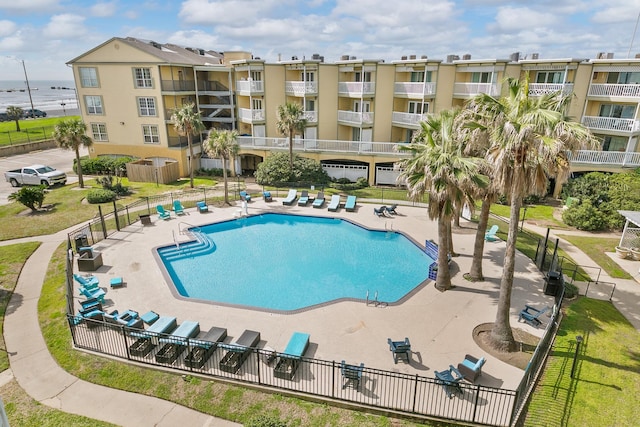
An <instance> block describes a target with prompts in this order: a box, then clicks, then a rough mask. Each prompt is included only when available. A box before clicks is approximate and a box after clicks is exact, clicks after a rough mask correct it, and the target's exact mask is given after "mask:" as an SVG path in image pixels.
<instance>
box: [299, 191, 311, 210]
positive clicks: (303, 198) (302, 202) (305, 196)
mask: <svg viewBox="0 0 640 427" xmlns="http://www.w3.org/2000/svg"><path fill="white" fill-rule="evenodd" d="M308 203H309V192H308V191H307V190H302V193H300V198H299V199H298V206H307V204H308Z"/></svg>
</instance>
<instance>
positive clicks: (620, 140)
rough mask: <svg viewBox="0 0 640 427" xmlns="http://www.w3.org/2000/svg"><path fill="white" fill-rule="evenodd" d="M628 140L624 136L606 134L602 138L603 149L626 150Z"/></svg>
mask: <svg viewBox="0 0 640 427" xmlns="http://www.w3.org/2000/svg"><path fill="white" fill-rule="evenodd" d="M627 142H628V139H627V138H625V137H623V136H610V135H606V136H604V137H603V138H602V151H626V149H627Z"/></svg>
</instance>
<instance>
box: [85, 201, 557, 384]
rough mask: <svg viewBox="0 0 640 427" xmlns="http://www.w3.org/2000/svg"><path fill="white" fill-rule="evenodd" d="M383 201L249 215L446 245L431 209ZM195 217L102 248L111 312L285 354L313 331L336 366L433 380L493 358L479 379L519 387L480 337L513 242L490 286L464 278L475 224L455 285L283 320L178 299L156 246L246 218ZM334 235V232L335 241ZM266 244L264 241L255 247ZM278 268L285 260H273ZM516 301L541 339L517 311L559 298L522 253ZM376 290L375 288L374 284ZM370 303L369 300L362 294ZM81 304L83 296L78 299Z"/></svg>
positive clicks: (498, 254)
mask: <svg viewBox="0 0 640 427" xmlns="http://www.w3.org/2000/svg"><path fill="white" fill-rule="evenodd" d="M378 206H379V205H374V204H365V203H361V202H358V205H357V208H356V211H355V212H346V211H345V209H344V208H341V209H339V211H338V212H329V211H328V210H327V209H326V205H325V208H324V209H314V208H312V207H311V206H310V205H309V206H306V207H305V206H283V205H282V203H281V199H280V198H279V199H277V200H276V199H274V201H273V202H270V203H266V202H264V201H263V200H262V199H255V200H252V201H251V203H249V205H248V213H249V215H255V214H260V213H265V212H280V213H291V214H300V215H316V216H330V217H340V218H345V219H349V220H352V221H354V222H357V223H359V224H362V225H364V226H366V227H369V228H375V229H381V230H384V229H393V230H396V231H402V232H404V233H406V234H407V235H409V236H410V237H412V238H413V239H414V240H415V241H417V242H418V243H420V244H421V245H424V241H425V240H426V239H433V240H435V241H437V227H436V224H435V222H433V221H431V220H429V219H428V216H427V210H426V208H424V207H411V206H399V207H398V208H397V211H398V213H399V215H396V216H393V217H387V218H380V217H378V216H376V215H374V213H373V208H374V207H378ZM186 212H187V214H186V215H183V216H179V217H175V216H174V215H173V213H172V218H171V219H170V220H162V219H158V216H157V215H152V224H151V225H146V226H143V225H141V224H140V223H137V224H134V225H132V226H129V227H127V228H126V229H124V230H122V231H120V232H118V233H116V234H114V235H112V236H111V237H110V238H109V239H106V240H104V241H101V242H99V243H97V244H96V245H94V250H97V251H100V252H102V256H103V260H104V265H103V266H102V267H100V268H99V269H98V271H96V272H95V275H96V276H98V277H99V278H100V286H101V287H103V288H104V289H107V295H106V309H107V310H111V309H118V310H119V311H121V312H122V311H125V310H127V309H132V310H136V311H138V312H139V313H140V314H143V313H145V312H147V311H149V310H153V311H155V312H157V313H159V314H160V315H165V316H175V317H177V319H178V323H181V322H183V321H186V320H193V321H198V322H200V328H201V330H205V331H206V330H208V329H209V328H210V327H212V326H218V327H224V328H227V330H228V334H229V337H228V338H227V342H230V341H233V340H234V339H236V338H237V337H238V336H240V334H241V333H242V332H243V331H244V330H245V329H251V330H256V331H259V332H260V334H261V338H262V340H261V342H260V344H259V347H265V346H268V347H271V348H274V349H276V350H278V351H283V350H284V348H285V346H286V345H287V342H288V340H289V338H290V337H291V334H292V333H293V332H296V331H297V332H304V333H308V334H310V336H311V337H310V345H309V348H308V349H307V351H306V353H305V356H307V357H314V358H318V359H325V360H335V361H337V362H339V361H341V360H343V359H344V360H346V361H347V363H360V362H364V364H365V365H366V366H368V367H372V368H378V369H384V370H389V371H395V372H404V373H409V374H418V375H424V376H429V377H432V376H433V371H434V370H443V369H446V368H447V367H448V366H449V365H450V364H453V365H456V364H457V363H458V362H461V361H462V360H463V359H464V356H465V354H467V353H469V354H472V355H474V356H476V357H480V356H485V357H487V359H488V361H487V363H486V364H485V366H484V367H483V375H482V376H481V377H480V378H479V380H478V383H479V384H483V385H487V386H493V387H502V388H507V389H515V388H516V387H517V385H518V383H519V382H520V380H521V377H522V373H523V371H522V370H520V369H518V368H515V367H513V366H510V365H508V364H506V363H503V362H501V361H499V360H498V359H496V358H494V357H491V356H490V355H487V354H485V353H484V352H483V351H482V350H481V349H480V348H479V347H478V346H477V345H476V344H475V342H474V341H473V337H472V331H473V328H474V327H475V326H477V325H479V324H482V323H488V322H493V321H494V320H495V312H496V306H497V299H498V289H499V283H500V277H501V274H502V264H503V257H504V251H505V246H506V245H505V242H502V241H498V242H486V244H485V257H484V264H483V270H484V275H485V281H484V282H478V283H471V282H468V281H466V280H465V279H464V278H463V274H464V273H465V272H467V271H469V268H470V265H471V257H472V253H473V243H474V238H475V225H474V224H471V223H469V222H466V221H464V220H463V221H462V228H461V229H454V245H455V251H456V252H457V253H459V254H460V256H458V257H455V258H454V259H453V261H452V262H451V272H452V282H453V284H454V285H455V288H454V289H452V290H449V291H447V292H439V291H437V290H436V289H435V287H434V286H433V282H432V281H429V283H428V284H427V285H426V286H424V287H423V288H422V289H420V290H419V291H417V292H416V293H415V294H414V295H412V296H411V297H410V298H408V299H407V300H406V301H405V302H404V303H402V304H400V305H397V306H388V307H381V306H379V307H376V306H374V305H368V306H367V305H366V304H365V303H364V302H339V303H335V304H329V305H326V306H323V307H320V308H315V309H311V310H308V311H304V312H301V313H297V314H274V313H268V312H264V311H257V310H251V309H241V308H234V307H228V306H221V305H216V304H214V303H204V302H193V301H187V300H184V299H176V298H175V297H174V292H172V290H171V289H170V286H171V285H169V284H168V283H167V282H166V280H165V277H164V276H163V273H162V271H161V269H160V268H159V267H158V264H157V261H156V259H155V257H154V255H153V251H152V249H153V248H154V247H157V246H161V245H167V244H173V242H174V236H175V238H176V239H177V240H178V241H187V240H189V237H188V236H186V235H180V234H179V231H180V229H181V228H185V227H188V225H196V226H197V225H202V224H208V223H212V222H218V221H223V220H229V219H233V218H234V217H235V216H237V215H238V214H239V212H240V204H239V202H238V205H237V206H232V207H229V208H216V207H210V208H209V212H208V213H202V214H200V213H198V212H197V210H196V209H195V208H194V209H187V210H186ZM329 237H330V236H327V238H329ZM256 244H259V242H256ZM273 263H274V264H275V263H277V260H275V259H274V260H273ZM238 268H251V260H250V259H242V258H239V259H238ZM515 270H516V272H515V279H514V287H513V295H512V308H511V324H512V326H513V327H517V328H520V329H523V330H525V331H527V332H529V333H531V334H534V335H537V336H541V335H542V332H543V329H544V327H545V326H546V321H545V320H546V318H543V326H542V327H540V328H538V329H536V328H534V327H532V326H530V325H528V324H525V323H518V313H519V311H520V310H521V309H522V308H524V305H525V304H531V305H534V306H540V307H544V306H551V305H553V297H550V296H545V295H544V293H543V289H542V288H543V284H544V281H543V276H542V274H541V273H540V272H539V271H538V270H537V268H536V267H535V266H534V265H533V264H532V263H531V261H530V260H529V259H528V258H526V257H525V256H524V255H522V254H520V253H517V256H516V268H515ZM118 276H121V277H122V278H123V279H124V283H125V284H124V286H121V287H118V288H110V287H109V282H110V279H111V278H113V277H118ZM370 289H371V293H372V294H373V292H375V290H376V286H375V284H371V287H370ZM363 297H364V296H363ZM80 299H81V298H80V297H78V298H77V300H78V301H79V300H80ZM405 337H408V338H409V339H410V340H411V346H412V351H413V354H412V356H411V362H410V363H409V364H407V363H405V362H399V363H398V364H394V363H393V358H392V355H391V353H390V351H389V347H388V345H387V338H391V339H393V340H403V339H404V338H405Z"/></svg>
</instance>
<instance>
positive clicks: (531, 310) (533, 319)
mask: <svg viewBox="0 0 640 427" xmlns="http://www.w3.org/2000/svg"><path fill="white" fill-rule="evenodd" d="M548 310H549V307H548V306H547V307H545V308H543V309H542V310H539V309H537V308H535V307H531V306H530V305H525V306H524V309H523V310H521V311H520V315H519V316H518V322H519V321H521V320H524V321H525V322H527V323H528V324H530V325H531V326H535V327H538V326H540V325H541V324H542V322H541V321H540V319H538V317H540V316H542V314H543V313H546V312H547V311H548Z"/></svg>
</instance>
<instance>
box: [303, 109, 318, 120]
mask: <svg viewBox="0 0 640 427" xmlns="http://www.w3.org/2000/svg"><path fill="white" fill-rule="evenodd" d="M304 118H305V119H307V122H309V123H317V122H318V112H317V111H305V112H304Z"/></svg>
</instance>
